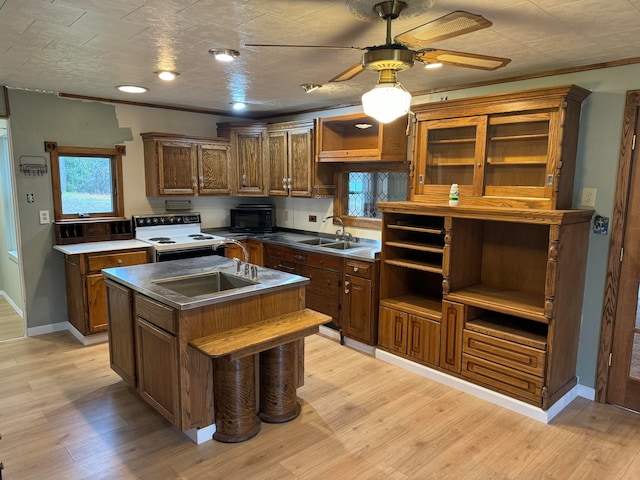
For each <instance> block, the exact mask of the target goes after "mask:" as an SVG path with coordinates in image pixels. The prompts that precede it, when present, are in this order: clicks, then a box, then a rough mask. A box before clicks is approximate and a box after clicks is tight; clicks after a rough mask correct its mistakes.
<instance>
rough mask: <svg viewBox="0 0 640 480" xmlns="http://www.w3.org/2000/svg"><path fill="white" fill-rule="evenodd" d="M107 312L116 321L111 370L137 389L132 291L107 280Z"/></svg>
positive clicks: (111, 326) (111, 330) (111, 325)
mask: <svg viewBox="0 0 640 480" xmlns="http://www.w3.org/2000/svg"><path fill="white" fill-rule="evenodd" d="M104 283H105V287H106V289H105V291H106V296H107V312H108V316H109V318H111V319H112V320H114V319H115V320H116V321H111V322H108V323H109V325H108V327H109V359H110V362H111V368H112V369H113V370H114V371H115V372H116V373H118V375H120V376H121V377H122V379H123V380H124V381H125V382H126V383H127V384H129V385H130V386H131V387H133V388H136V386H137V376H136V355H135V336H134V335H135V333H134V312H133V294H132V292H131V290H129V289H128V288H126V287H123V286H121V285H118V284H117V283H114V282H112V281H110V280H105V281H104Z"/></svg>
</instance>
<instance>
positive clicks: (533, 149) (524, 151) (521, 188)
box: [484, 112, 559, 198]
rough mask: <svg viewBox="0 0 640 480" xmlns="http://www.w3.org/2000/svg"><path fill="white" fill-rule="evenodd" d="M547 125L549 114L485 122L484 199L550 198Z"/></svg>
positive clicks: (552, 173)
mask: <svg viewBox="0 0 640 480" xmlns="http://www.w3.org/2000/svg"><path fill="white" fill-rule="evenodd" d="M550 122H551V113H550V112H540V113H534V114H520V115H508V116H504V115H500V116H492V117H490V118H489V126H488V130H487V159H486V166H485V172H484V179H485V180H484V183H485V191H484V195H486V196H500V197H504V196H507V197H533V198H551V197H552V191H553V187H554V177H555V173H556V172H555V167H556V166H555V162H553V161H551V160H553V159H554V158H555V157H553V156H550V155H549V152H550V143H549V140H550V137H549V132H550ZM558 171H559V170H558Z"/></svg>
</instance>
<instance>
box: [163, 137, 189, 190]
mask: <svg viewBox="0 0 640 480" xmlns="http://www.w3.org/2000/svg"><path fill="white" fill-rule="evenodd" d="M157 149H158V152H157V159H158V177H159V178H158V186H159V191H160V194H161V195H195V194H196V193H197V191H198V183H197V179H196V173H197V167H196V146H195V145H194V144H192V143H189V142H157Z"/></svg>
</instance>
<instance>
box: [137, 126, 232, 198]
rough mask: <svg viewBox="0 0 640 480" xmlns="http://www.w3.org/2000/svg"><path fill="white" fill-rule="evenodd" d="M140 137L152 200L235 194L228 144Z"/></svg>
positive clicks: (150, 135)
mask: <svg viewBox="0 0 640 480" xmlns="http://www.w3.org/2000/svg"><path fill="white" fill-rule="evenodd" d="M140 135H141V136H142V139H143V141H144V165H145V178H146V193H147V196H148V197H158V196H167V195H168V196H171V195H190V196H195V195H229V194H230V193H231V187H230V178H231V177H230V169H231V156H230V150H231V145H230V143H229V141H228V140H226V139H223V138H209V137H187V136H184V135H178V134H171V133H157V132H149V133H141V134H140Z"/></svg>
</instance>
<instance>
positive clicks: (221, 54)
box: [209, 48, 240, 62]
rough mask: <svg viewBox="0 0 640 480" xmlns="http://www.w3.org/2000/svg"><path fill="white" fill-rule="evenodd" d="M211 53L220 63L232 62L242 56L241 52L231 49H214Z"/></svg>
mask: <svg viewBox="0 0 640 480" xmlns="http://www.w3.org/2000/svg"><path fill="white" fill-rule="evenodd" d="M209 53H210V54H211V55H213V56H214V57H215V58H216V60H218V61H220V62H231V61H232V60H233V59H234V58H236V57H239V56H240V52H239V51H237V50H231V49H230V48H212V49H211V50H209Z"/></svg>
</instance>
